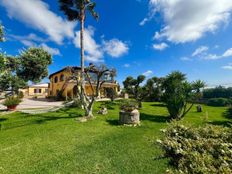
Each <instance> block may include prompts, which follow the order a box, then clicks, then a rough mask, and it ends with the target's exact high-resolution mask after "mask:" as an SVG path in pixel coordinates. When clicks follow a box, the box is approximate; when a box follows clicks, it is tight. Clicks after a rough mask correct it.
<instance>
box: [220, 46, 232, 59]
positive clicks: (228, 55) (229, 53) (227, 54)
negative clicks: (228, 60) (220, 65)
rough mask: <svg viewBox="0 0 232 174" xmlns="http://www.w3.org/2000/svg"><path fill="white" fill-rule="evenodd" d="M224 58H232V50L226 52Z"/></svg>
mask: <svg viewBox="0 0 232 174" xmlns="http://www.w3.org/2000/svg"><path fill="white" fill-rule="evenodd" d="M222 56H223V57H231V56H232V48H230V49H228V50H226V52H225V53H224V54H223V55H222Z"/></svg>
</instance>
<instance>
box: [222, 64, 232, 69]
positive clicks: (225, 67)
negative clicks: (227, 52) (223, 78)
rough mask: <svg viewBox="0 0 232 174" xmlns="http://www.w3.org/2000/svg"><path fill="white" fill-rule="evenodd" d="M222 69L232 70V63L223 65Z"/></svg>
mask: <svg viewBox="0 0 232 174" xmlns="http://www.w3.org/2000/svg"><path fill="white" fill-rule="evenodd" d="M222 69H225V70H232V63H229V64H228V65H226V66H222Z"/></svg>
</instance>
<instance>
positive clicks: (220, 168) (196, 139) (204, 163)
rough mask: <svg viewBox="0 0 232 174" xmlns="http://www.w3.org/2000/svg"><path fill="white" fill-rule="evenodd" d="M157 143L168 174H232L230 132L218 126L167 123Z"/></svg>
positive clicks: (231, 136)
mask: <svg viewBox="0 0 232 174" xmlns="http://www.w3.org/2000/svg"><path fill="white" fill-rule="evenodd" d="M163 132H164V134H165V137H164V138H163V139H162V140H157V142H158V143H159V144H160V145H161V147H162V148H163V150H164V151H165V156H166V157H169V158H170V164H171V165H173V166H174V168H173V169H170V170H168V173H186V174H187V173H199V174H212V173H224V174H231V173H232V150H231V149H232V131H231V130H230V129H229V128H223V127H219V126H205V127H200V128H191V127H185V126H183V125H179V124H177V123H171V126H170V127H168V128H167V129H166V130H164V131H163Z"/></svg>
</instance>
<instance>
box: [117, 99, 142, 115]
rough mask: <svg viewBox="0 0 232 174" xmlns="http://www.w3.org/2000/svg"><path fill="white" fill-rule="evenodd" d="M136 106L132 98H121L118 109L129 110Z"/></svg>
mask: <svg viewBox="0 0 232 174" xmlns="http://www.w3.org/2000/svg"><path fill="white" fill-rule="evenodd" d="M137 108H138V103H137V102H136V101H134V100H122V101H121V103H120V110H122V111H125V112H131V111H133V110H135V109H137Z"/></svg>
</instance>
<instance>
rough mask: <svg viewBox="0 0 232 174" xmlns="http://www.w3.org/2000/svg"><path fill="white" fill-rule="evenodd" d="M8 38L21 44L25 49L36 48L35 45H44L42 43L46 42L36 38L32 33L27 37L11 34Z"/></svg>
mask: <svg viewBox="0 0 232 174" xmlns="http://www.w3.org/2000/svg"><path fill="white" fill-rule="evenodd" d="M8 37H9V39H13V40H16V41H19V42H21V43H22V44H23V45H25V46H27V47H33V46H36V45H37V43H41V42H43V43H44V42H47V41H48V40H47V39H43V38H41V37H38V36H37V35H36V34H34V33H31V34H29V35H27V36H18V35H13V34H11V35H9V36H8Z"/></svg>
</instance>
